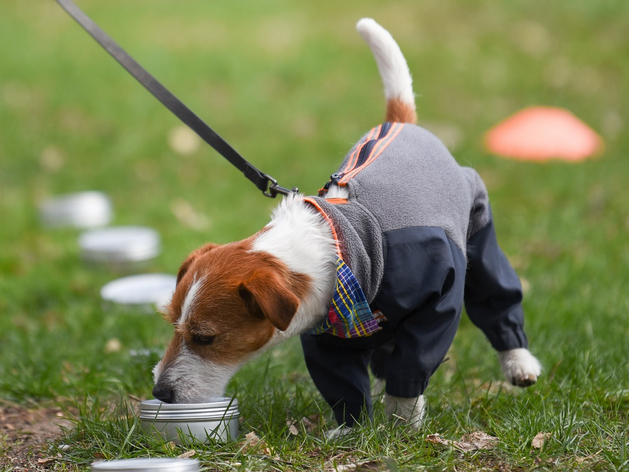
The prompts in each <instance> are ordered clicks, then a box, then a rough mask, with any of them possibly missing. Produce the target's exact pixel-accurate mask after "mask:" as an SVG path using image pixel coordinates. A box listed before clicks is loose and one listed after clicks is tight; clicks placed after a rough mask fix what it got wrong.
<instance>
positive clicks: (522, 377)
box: [498, 348, 542, 387]
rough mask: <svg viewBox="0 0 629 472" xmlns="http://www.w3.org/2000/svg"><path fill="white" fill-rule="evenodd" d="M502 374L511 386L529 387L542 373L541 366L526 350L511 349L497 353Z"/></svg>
mask: <svg viewBox="0 0 629 472" xmlns="http://www.w3.org/2000/svg"><path fill="white" fill-rule="evenodd" d="M498 358H499V359H500V367H502V373H503V374H504V375H505V377H506V378H507V379H508V380H509V382H511V383H512V384H513V385H517V386H518V387H530V386H531V385H533V384H534V383H535V382H537V378H538V377H539V375H540V374H541V373H542V365H541V364H540V363H539V361H538V360H537V359H536V358H535V356H534V355H533V354H531V353H530V352H529V351H528V349H524V348H520V349H511V350H510V351H501V352H499V353H498Z"/></svg>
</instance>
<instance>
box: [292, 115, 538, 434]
mask: <svg viewBox="0 0 629 472" xmlns="http://www.w3.org/2000/svg"><path fill="white" fill-rule="evenodd" d="M331 183H336V184H337V185H340V186H346V187H347V190H348V192H349V197H348V198H347V199H325V198H322V196H323V195H325V192H326V190H327V188H329V186H330V184H331ZM306 200H307V201H310V202H311V203H313V204H314V206H316V207H318V210H319V211H322V212H323V213H325V214H326V215H327V216H328V218H329V219H330V220H331V221H332V223H333V225H334V229H335V231H336V233H337V236H338V240H339V244H340V248H341V253H342V258H343V260H344V261H345V263H346V264H347V265H348V266H349V268H350V269H351V271H352V272H353V273H354V275H355V276H356V278H357V280H358V282H359V284H360V286H361V287H362V290H363V292H364V294H365V296H366V298H367V301H368V302H369V304H370V308H371V309H372V311H374V312H375V311H381V312H382V313H383V314H384V316H385V317H386V318H387V320H388V321H386V322H384V323H383V324H381V326H382V329H381V330H380V331H377V332H375V333H374V334H372V335H370V336H368V337H366V338H352V339H341V338H337V337H334V336H332V335H330V334H328V333H324V334H317V335H314V334H305V335H302V345H303V348H304V353H305V357H306V364H307V366H308V369H309V371H310V374H311V376H312V378H313V380H314V381H315V384H316V385H317V387H318V388H319V390H320V391H321V393H322V394H323V396H324V398H325V399H326V400H327V401H328V403H329V404H330V405H331V406H332V408H333V410H334V412H335V415H336V417H337V420H338V421H339V423H347V424H351V423H353V421H354V420H355V419H357V418H358V416H359V415H360V412H361V411H362V409H363V408H364V407H367V410H368V411H370V408H371V403H370V401H371V400H370V396H369V375H368V373H367V365H368V364H369V362H371V368H372V371H373V372H374V374H375V375H376V376H377V377H381V378H385V379H386V390H387V393H389V394H390V395H394V396H398V397H406V398H410V397H415V396H417V395H419V394H421V393H422V392H423V391H424V389H425V388H426V386H427V384H428V380H429V378H430V376H431V375H432V374H433V373H434V371H435V370H436V369H437V367H438V366H439V364H440V363H441V362H442V361H443V359H444V357H445V355H446V353H447V350H448V348H449V347H450V344H451V342H452V340H453V338H454V333H455V332H456V329H457V327H458V323H459V320H460V316H461V312H462V308H463V305H464V304H465V306H466V308H467V313H468V315H469V316H470V318H471V320H472V321H473V322H474V323H475V324H476V325H477V326H479V327H480V328H481V329H482V330H483V332H484V333H485V335H486V336H487V338H488V339H489V341H490V342H491V344H492V345H493V347H494V348H495V349H497V350H501V351H502V350H507V349H514V348H519V347H526V346H527V340H526V336H525V334H524V331H523V323H524V321H523V313H522V308H521V299H522V293H521V286H520V282H519V279H518V277H517V275H516V274H515V271H514V270H513V268H512V267H511V265H510V264H509V261H508V260H507V258H506V256H505V255H504V253H503V252H502V251H501V249H500V247H499V246H498V243H497V240H496V236H495V231H494V226H493V221H492V215H491V209H490V206H489V200H488V197H487V190H486V188H485V185H484V184H483V182H482V180H481V178H480V176H479V175H478V174H477V173H476V172H475V171H474V170H472V169H470V168H467V167H461V166H459V165H458V164H457V162H456V161H455V160H454V158H453V157H452V156H451V155H450V153H449V152H448V150H447V149H446V147H445V146H444V145H443V144H442V143H441V141H439V139H437V138H436V137H435V136H434V135H433V134H431V133H430V132H428V131H427V130H425V129H423V128H420V127H418V126H415V125H411V124H402V123H384V124H382V125H380V126H378V127H376V128H374V129H372V130H371V131H370V132H369V133H367V134H366V135H365V136H363V137H362V138H361V139H360V141H358V143H357V144H356V145H355V146H354V147H353V148H352V149H351V150H350V152H349V154H347V156H346V157H345V159H344V161H343V163H342V164H341V166H340V168H339V170H338V171H337V172H336V173H335V174H333V175H332V177H331V180H330V182H328V183H327V184H326V186H325V187H324V188H323V189H322V190H321V191H320V194H319V196H318V197H312V198H311V199H306ZM383 353H384V354H383Z"/></svg>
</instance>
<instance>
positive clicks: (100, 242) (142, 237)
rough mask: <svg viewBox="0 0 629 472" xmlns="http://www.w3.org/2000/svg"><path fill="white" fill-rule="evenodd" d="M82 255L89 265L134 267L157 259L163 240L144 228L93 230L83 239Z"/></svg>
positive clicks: (85, 234) (81, 243)
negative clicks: (133, 265)
mask: <svg viewBox="0 0 629 472" xmlns="http://www.w3.org/2000/svg"><path fill="white" fill-rule="evenodd" d="M79 246H80V248H81V255H82V257H83V259H84V260H86V261H88V262H96V263H104V264H110V265H122V266H124V265H125V264H133V263H136V262H144V261H148V260H151V259H153V258H155V257H157V256H158V255H159V253H160V250H161V248H160V237H159V234H158V233H157V231H155V230H154V229H151V228H147V227H144V226H112V227H109V228H102V229H93V230H90V231H86V232H84V233H83V234H81V235H80V236H79Z"/></svg>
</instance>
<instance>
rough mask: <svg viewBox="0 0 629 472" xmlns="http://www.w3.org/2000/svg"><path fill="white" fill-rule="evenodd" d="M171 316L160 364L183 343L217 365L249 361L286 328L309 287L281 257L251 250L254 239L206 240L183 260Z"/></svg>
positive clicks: (169, 360) (168, 360) (305, 278)
mask: <svg viewBox="0 0 629 472" xmlns="http://www.w3.org/2000/svg"><path fill="white" fill-rule="evenodd" d="M178 280H179V281H178V284H177V288H176V290H175V293H174V295H173V297H172V300H171V303H170V306H169V309H168V315H167V316H168V319H169V321H170V322H171V323H173V324H174V325H175V337H174V338H173V340H172V341H171V344H170V345H169V347H168V349H167V351H166V354H165V355H164V358H163V360H162V365H163V366H164V368H167V367H168V365H170V364H172V362H173V360H174V359H175V357H176V356H177V355H178V353H179V352H180V350H181V347H182V345H185V348H186V349H187V350H189V351H191V353H194V354H196V355H197V356H199V357H201V358H203V359H206V360H209V361H211V362H213V363H216V364H222V365H235V364H239V363H241V362H242V361H244V360H246V359H247V358H248V357H249V356H250V354H251V353H253V352H255V351H258V350H259V349H261V348H262V347H263V346H264V345H265V344H267V343H268V342H269V340H270V339H271V338H272V337H273V334H274V333H275V330H276V329H280V330H282V331H283V330H286V329H287V328H288V326H289V324H290V322H291V320H292V318H293V316H294V315H295V313H296V312H297V309H298V308H299V303H300V302H299V300H300V298H302V297H304V296H305V295H306V292H307V290H308V289H309V287H310V284H311V282H310V278H309V277H308V276H306V275H303V274H296V273H294V272H291V271H290V270H289V269H288V267H287V266H286V265H285V264H283V263H282V262H280V261H279V260H278V259H277V258H275V257H273V256H271V255H270V254H268V253H264V252H251V239H248V240H244V241H241V242H237V243H231V244H226V245H224V246H217V245H213V244H211V245H206V246H203V247H201V248H199V249H197V250H196V251H194V252H193V253H192V254H191V255H190V256H189V257H188V258H187V259H186V261H184V263H183V264H182V267H181V269H180V271H179V275H178Z"/></svg>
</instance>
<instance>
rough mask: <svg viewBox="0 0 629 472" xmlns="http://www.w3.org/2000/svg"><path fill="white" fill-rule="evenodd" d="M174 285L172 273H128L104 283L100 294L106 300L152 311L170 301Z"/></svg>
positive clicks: (175, 283) (174, 278)
mask: <svg viewBox="0 0 629 472" xmlns="http://www.w3.org/2000/svg"><path fill="white" fill-rule="evenodd" d="M176 285H177V277H175V276H174V275H168V274H140V275H130V276H128V277H122V278H120V279H116V280H112V281H111V282H109V283H107V284H105V285H104V286H103V288H101V290H100V295H101V297H102V298H103V300H105V301H106V302H110V303H113V304H116V305H122V306H127V307H136V308H141V309H142V310H143V311H149V312H153V311H154V310H155V308H156V307H157V308H159V307H161V306H163V305H165V304H167V303H168V302H169V301H170V299H171V297H172V295H173V292H174V291H175V286H176Z"/></svg>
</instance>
